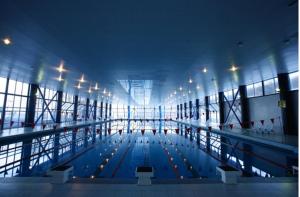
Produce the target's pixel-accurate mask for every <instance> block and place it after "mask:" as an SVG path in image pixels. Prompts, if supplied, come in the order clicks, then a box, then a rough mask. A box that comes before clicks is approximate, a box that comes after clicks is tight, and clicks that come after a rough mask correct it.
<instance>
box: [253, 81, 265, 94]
mask: <svg viewBox="0 0 300 197" xmlns="http://www.w3.org/2000/svg"><path fill="white" fill-rule="evenodd" d="M253 87H254V96H262V95H263V89H262V82H258V83H255V84H253Z"/></svg>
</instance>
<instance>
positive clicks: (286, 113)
mask: <svg viewBox="0 0 300 197" xmlns="http://www.w3.org/2000/svg"><path fill="white" fill-rule="evenodd" d="M278 86H279V90H280V92H279V97H280V102H281V103H282V104H283V105H282V106H281V119H282V127H283V132H284V134H291V133H293V132H292V131H291V129H290V127H291V126H290V124H291V125H292V123H290V122H291V121H290V119H291V117H290V116H291V113H290V111H291V110H290V107H292V106H291V105H290V103H289V102H288V100H289V90H290V83H289V74H288V73H280V74H278ZM284 105H285V106H284Z"/></svg>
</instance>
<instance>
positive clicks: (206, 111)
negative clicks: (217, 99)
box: [205, 96, 210, 152]
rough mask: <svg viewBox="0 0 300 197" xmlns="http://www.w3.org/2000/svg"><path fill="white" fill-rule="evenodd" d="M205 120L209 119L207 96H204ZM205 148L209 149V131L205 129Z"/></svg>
mask: <svg viewBox="0 0 300 197" xmlns="http://www.w3.org/2000/svg"><path fill="white" fill-rule="evenodd" d="M205 121H206V124H208V121H209V96H205ZM206 150H207V151H208V152H209V151H210V131H206Z"/></svg>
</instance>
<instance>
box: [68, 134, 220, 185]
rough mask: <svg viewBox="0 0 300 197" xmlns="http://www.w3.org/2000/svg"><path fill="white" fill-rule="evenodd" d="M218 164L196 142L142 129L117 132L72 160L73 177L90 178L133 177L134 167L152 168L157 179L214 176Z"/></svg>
mask: <svg viewBox="0 0 300 197" xmlns="http://www.w3.org/2000/svg"><path fill="white" fill-rule="evenodd" d="M219 164H220V163H219V161H218V160H216V159H214V158H213V157H211V156H210V155H208V154H207V153H205V152H204V151H203V150H201V149H200V148H199V147H198V145H197V144H196V142H195V141H190V139H189V138H185V137H184V136H181V135H177V134H176V133H175V131H174V130H173V131H170V130H169V131H168V133H167V134H164V132H161V133H159V132H156V134H155V135H154V134H153V132H152V130H150V129H149V130H146V131H145V133H144V135H143V134H142V133H141V130H138V129H137V130H135V131H134V132H133V133H124V132H123V133H122V134H121V135H120V134H119V133H118V132H116V133H114V134H112V135H108V136H107V137H103V139H102V140H101V141H100V142H99V143H98V144H96V145H95V147H94V148H92V149H91V150H89V151H87V152H85V153H84V154H82V155H80V156H79V157H77V158H75V159H73V160H72V161H70V162H69V163H68V165H73V167H74V176H76V177H93V178H118V179H120V178H126V179H128V178H135V169H136V167H137V166H151V167H153V168H154V176H155V178H157V179H182V178H184V179H186V178H200V177H201V178H206V177H216V170H215V169H216V166H217V165H219Z"/></svg>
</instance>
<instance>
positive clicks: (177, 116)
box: [176, 105, 179, 120]
mask: <svg viewBox="0 0 300 197" xmlns="http://www.w3.org/2000/svg"><path fill="white" fill-rule="evenodd" d="M176 120H179V105H177V107H176Z"/></svg>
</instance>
